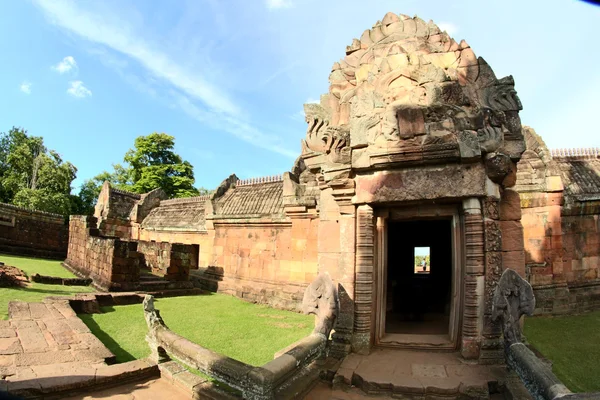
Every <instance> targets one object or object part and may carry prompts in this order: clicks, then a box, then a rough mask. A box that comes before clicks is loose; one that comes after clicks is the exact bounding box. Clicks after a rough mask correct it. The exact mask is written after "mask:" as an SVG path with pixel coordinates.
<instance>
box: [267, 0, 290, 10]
mask: <svg viewBox="0 0 600 400" xmlns="http://www.w3.org/2000/svg"><path fill="white" fill-rule="evenodd" d="M266 2H267V8H268V9H269V10H276V9H279V8H289V7H291V6H292V1H291V0H266Z"/></svg>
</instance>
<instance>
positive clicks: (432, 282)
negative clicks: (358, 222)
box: [385, 219, 452, 335]
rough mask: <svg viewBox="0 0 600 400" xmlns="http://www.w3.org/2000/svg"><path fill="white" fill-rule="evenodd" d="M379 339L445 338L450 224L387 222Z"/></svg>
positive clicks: (449, 283)
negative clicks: (382, 328) (395, 335)
mask: <svg viewBox="0 0 600 400" xmlns="http://www.w3.org/2000/svg"><path fill="white" fill-rule="evenodd" d="M387 265H388V271H387V282H386V284H387V299H386V318H385V333H400V334H426V335H444V334H448V333H449V321H450V311H451V310H450V308H451V295H452V220H451V219H435V220H419V221H390V223H389V225H388V264H387Z"/></svg>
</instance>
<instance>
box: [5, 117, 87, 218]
mask: <svg viewBox="0 0 600 400" xmlns="http://www.w3.org/2000/svg"><path fill="white" fill-rule="evenodd" d="M76 175H77V168H75V166H74V165H73V164H71V163H70V162H68V161H67V162H65V161H63V160H62V158H61V157H60V155H59V154H58V153H57V152H55V151H54V150H48V149H47V148H46V147H45V146H44V140H43V138H42V137H38V136H29V135H28V134H27V131H26V130H24V129H22V128H15V127H13V128H12V129H11V130H10V131H8V132H6V133H0V201H2V202H5V203H12V204H15V205H18V206H22V207H27V208H33V209H37V210H42V211H48V212H55V213H59V214H63V215H68V214H70V213H72V212H78V211H80V210H79V201H78V199H76V198H75V196H72V195H71V183H72V182H73V180H74V179H75V177H76Z"/></svg>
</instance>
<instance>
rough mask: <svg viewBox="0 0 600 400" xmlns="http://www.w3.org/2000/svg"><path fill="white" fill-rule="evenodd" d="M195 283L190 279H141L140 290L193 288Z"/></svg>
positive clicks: (154, 290)
mask: <svg viewBox="0 0 600 400" xmlns="http://www.w3.org/2000/svg"><path fill="white" fill-rule="evenodd" d="M193 288H194V284H193V283H192V282H190V281H181V282H179V281H175V282H173V281H167V280H151V281H150V280H148V281H140V290H142V291H144V292H156V291H163V290H179V289H193Z"/></svg>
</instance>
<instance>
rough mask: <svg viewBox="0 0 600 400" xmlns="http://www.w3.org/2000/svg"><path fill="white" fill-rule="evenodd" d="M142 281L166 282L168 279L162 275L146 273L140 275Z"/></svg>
mask: <svg viewBox="0 0 600 400" xmlns="http://www.w3.org/2000/svg"><path fill="white" fill-rule="evenodd" d="M142 281H165V282H166V280H165V279H164V278H163V277H162V276H157V275H146V274H141V275H140V282H142Z"/></svg>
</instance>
